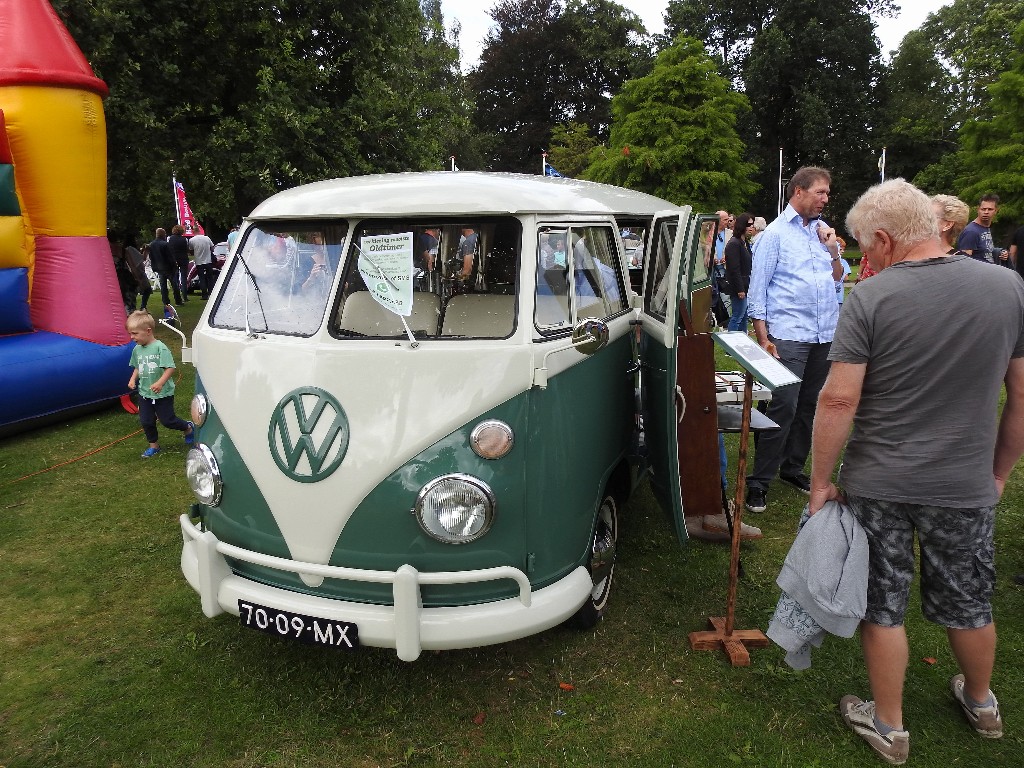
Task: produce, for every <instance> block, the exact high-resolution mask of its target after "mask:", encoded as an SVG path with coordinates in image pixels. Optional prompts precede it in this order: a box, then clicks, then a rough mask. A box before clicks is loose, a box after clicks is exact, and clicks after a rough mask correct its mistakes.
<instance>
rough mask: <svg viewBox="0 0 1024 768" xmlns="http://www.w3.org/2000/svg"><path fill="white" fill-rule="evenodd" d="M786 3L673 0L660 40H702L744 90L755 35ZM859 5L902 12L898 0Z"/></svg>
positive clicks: (881, 13) (887, 13) (883, 14)
mask: <svg viewBox="0 0 1024 768" xmlns="http://www.w3.org/2000/svg"><path fill="white" fill-rule="evenodd" d="M783 5H784V3H783V2H780V0H769V1H768V2H755V1H754V0H734V1H733V2H731V3H720V2H714V1H713V0H669V3H668V8H667V9H666V10H665V34H664V35H661V36H659V38H658V41H659V43H660V45H661V47H665V46H667V45H669V44H671V42H672V41H673V40H674V39H675V38H676V37H678V36H679V35H681V34H685V35H687V36H688V37H695V38H697V39H698V40H702V41H703V42H704V46H705V48H707V50H708V52H709V53H710V54H711V56H712V58H714V59H715V61H717V62H718V64H719V72H721V73H722V74H723V75H724V76H725V77H726V78H728V80H729V82H731V83H733V84H734V85H736V86H737V87H740V88H741V90H742V84H743V73H744V71H745V70H746V63H747V58H748V57H749V55H750V50H751V46H752V45H753V41H754V38H755V37H757V35H759V34H760V33H761V32H762V31H763V30H764V29H765V28H766V27H767V26H768V25H769V24H770V23H771V21H772V20H773V19H774V18H775V16H776V14H777V13H778V11H779V8H780V7H781V6H783ZM859 5H860V6H861V8H862V10H863V11H864V12H865V13H867V14H869V15H873V16H878V17H880V18H891V17H893V16H895V15H896V13H897V12H898V8H897V6H896V2H895V0H864V1H863V2H861V3H859ZM825 11H826V12H827V8H826V9H825ZM751 85H755V84H751Z"/></svg>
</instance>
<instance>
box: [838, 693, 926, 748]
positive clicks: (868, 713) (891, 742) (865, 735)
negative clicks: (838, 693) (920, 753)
mask: <svg viewBox="0 0 1024 768" xmlns="http://www.w3.org/2000/svg"><path fill="white" fill-rule="evenodd" d="M839 713H840V714H841V715H842V716H843V720H844V721H845V722H846V724H847V725H848V726H850V728H851V729H852V730H853V732H854V733H856V734H857V735H858V736H860V737H861V738H862V739H864V741H866V742H867V743H868V745H869V746H870V747H871V748H872V749H873V750H875V752H877V753H878V754H879V755H880V756H881V758H882V759H883V760H885V762H887V763H890V764H892V765H903V763H905V762H907V757H909V756H910V734H909V733H907V732H906V731H890V732H889V733H887V734H885V735H884V736H883V735H882V734H881V733H879V732H878V729H877V728H875V702H873V701H861V700H860V699H858V698H857V697H856V696H843V698H842V699H840V701H839Z"/></svg>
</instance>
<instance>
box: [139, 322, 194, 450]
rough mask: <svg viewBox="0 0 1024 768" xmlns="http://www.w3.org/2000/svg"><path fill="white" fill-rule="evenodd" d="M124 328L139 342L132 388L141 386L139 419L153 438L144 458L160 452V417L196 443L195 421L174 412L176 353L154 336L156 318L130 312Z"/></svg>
mask: <svg viewBox="0 0 1024 768" xmlns="http://www.w3.org/2000/svg"><path fill="white" fill-rule="evenodd" d="M124 327H125V328H126V329H127V331H128V335H129V336H131V337H132V341H134V342H135V348H134V349H133V350H132V359H131V366H132V368H133V369H134V370H133V371H132V375H131V378H130V379H128V388H129V389H135V385H136V383H137V384H138V385H139V422H140V423H141V424H142V429H143V431H144V432H145V433H146V439H147V440H149V448H147V449H146V450H145V451H144V452H143V453H142V458H144V459H150V458H152V457H154V456H156V455H157V454H158V453H160V443H159V441H158V435H157V430H156V420H157V419H158V418H159V419H160V423H161V424H163V425H164V426H165V427H167V428H168V429H177V430H180V431H182V432H184V433H185V443H186V445H192V444H193V443H194V442H195V439H196V436H195V424H193V423H192V422H191V421H184V420H183V419H179V418H178V416H177V414H175V413H174V378H173V376H174V356H173V355H172V354H171V350H169V349H168V348H167V345H166V344H164V343H163V342H162V341H159V340H158V339H157V338H156V337H155V336H154V335H153V330H154V329H155V328H156V320H154V319H153V316H152V315H151V314H149V312H146V311H145V310H140V311H138V312H132V313H131V314H130V315H128V319H127V320H126V321H125V324H124Z"/></svg>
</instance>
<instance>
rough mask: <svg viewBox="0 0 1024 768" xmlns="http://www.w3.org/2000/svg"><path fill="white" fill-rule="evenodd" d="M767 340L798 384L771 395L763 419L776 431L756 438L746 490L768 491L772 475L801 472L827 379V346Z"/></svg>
mask: <svg viewBox="0 0 1024 768" xmlns="http://www.w3.org/2000/svg"><path fill="white" fill-rule="evenodd" d="M768 339H769V340H770V341H771V342H772V343H773V344H775V348H776V349H777V350H778V353H779V361H780V362H781V363H782V364H783V365H785V366H786V367H787V368H788V369H789V370H791V371H792V372H793V373H794V374H796V375H797V376H799V377H800V379H801V381H800V383H799V384H791V385H790V386H788V387H782V388H781V389H777V390H775V391H774V392H773V393H772V399H771V402H770V403H768V410H767V413H766V415H767V416H768V418H769V419H771V420H772V421H774V422H775V423H776V424H778V425H779V428H778V429H772V430H767V431H765V432H761V433H759V434H758V438H757V450H756V453H755V455H754V469H753V472H752V473H751V474H750V476H748V477H747V487H748V488H759V489H761V490H762V491H767V490H768V485H769V484H770V483H771V481H772V479H773V478H774V477H775V475H776V474H781V475H787V476H789V475H798V474H801V473H803V472H804V465H805V464H806V463H807V455H808V454H809V453H810V451H811V426H812V424H813V423H814V409H815V408H816V407H817V405H818V393H819V392H820V391H821V387H822V385H823V384H824V383H825V378H826V377H827V376H828V369H829V365H830V363H829V360H828V352H829V349H830V348H831V347H832V343H831V342H826V343H824V344H813V343H809V342H803V341H785V340H783V339H776V338H773V337H772V336H771V335H769V336H768Z"/></svg>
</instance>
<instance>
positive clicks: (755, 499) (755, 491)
mask: <svg viewBox="0 0 1024 768" xmlns="http://www.w3.org/2000/svg"><path fill="white" fill-rule="evenodd" d="M746 507H747V509H749V510H750V511H751V512H764V511H765V510H766V509H767V508H768V492H767V491H765V490H762V489H761V488H748V489H747V504H746Z"/></svg>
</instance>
